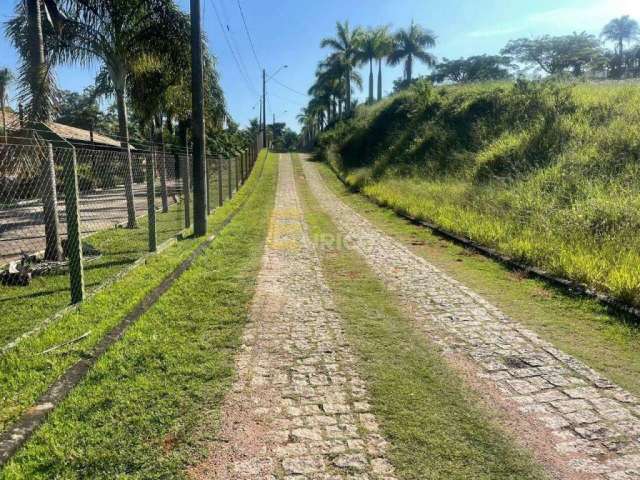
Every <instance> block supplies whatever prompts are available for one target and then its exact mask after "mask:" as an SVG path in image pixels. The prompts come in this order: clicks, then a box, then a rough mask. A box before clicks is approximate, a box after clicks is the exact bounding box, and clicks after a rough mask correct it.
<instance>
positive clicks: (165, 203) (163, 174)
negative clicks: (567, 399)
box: [156, 115, 169, 213]
mask: <svg viewBox="0 0 640 480" xmlns="http://www.w3.org/2000/svg"><path fill="white" fill-rule="evenodd" d="M158 125H159V126H160V132H159V136H160V145H161V146H162V153H161V154H160V155H158V164H157V165H156V168H157V169H158V170H159V171H160V196H161V198H162V213H167V212H168V211H169V195H168V192H167V157H166V149H165V145H164V130H163V128H164V127H163V123H162V115H160V118H159V121H158Z"/></svg>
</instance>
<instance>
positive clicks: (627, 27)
mask: <svg viewBox="0 0 640 480" xmlns="http://www.w3.org/2000/svg"><path fill="white" fill-rule="evenodd" d="M600 35H601V36H602V37H604V38H605V39H606V40H609V41H612V42H615V43H616V53H617V54H618V55H620V57H622V52H623V48H624V42H630V41H631V40H635V39H636V38H638V35H640V26H639V25H638V22H636V21H635V20H633V19H632V18H630V17H629V15H624V16H622V17H620V18H614V19H613V20H611V21H610V22H609V23H607V24H606V25H605V26H604V28H603V29H602V33H601V34H600Z"/></svg>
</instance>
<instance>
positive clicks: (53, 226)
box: [41, 143, 62, 261]
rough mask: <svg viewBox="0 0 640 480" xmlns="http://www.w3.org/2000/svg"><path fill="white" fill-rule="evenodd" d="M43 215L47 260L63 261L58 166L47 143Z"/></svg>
mask: <svg viewBox="0 0 640 480" xmlns="http://www.w3.org/2000/svg"><path fill="white" fill-rule="evenodd" d="M41 178H42V180H41V181H42V213H43V215H44V234H45V237H46V239H45V241H46V243H45V250H44V258H45V260H52V261H59V260H62V244H61V243H60V219H59V216H58V194H57V192H56V166H55V161H54V155H53V145H51V143H47V149H46V152H44V158H43V159H42V173H41Z"/></svg>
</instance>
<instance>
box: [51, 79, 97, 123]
mask: <svg viewBox="0 0 640 480" xmlns="http://www.w3.org/2000/svg"><path fill="white" fill-rule="evenodd" d="M103 115H104V114H103V113H102V112H101V111H100V109H99V108H98V104H97V102H96V96H95V90H94V89H92V88H87V89H85V91H84V92H82V93H78V92H70V91H67V90H62V91H60V103H59V106H58V109H57V115H56V116H55V118H54V120H55V121H56V122H59V123H62V124H64V125H69V126H71V127H77V128H83V129H85V130H90V129H95V128H97V125H98V123H100V120H99V119H100V118H101V117H102V116H103Z"/></svg>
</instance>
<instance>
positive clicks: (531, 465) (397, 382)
mask: <svg viewBox="0 0 640 480" xmlns="http://www.w3.org/2000/svg"><path fill="white" fill-rule="evenodd" d="M296 173H297V177H298V186H299V192H300V194H301V197H302V199H303V204H304V210H305V219H306V221H307V223H308V225H309V228H310V234H311V236H312V238H313V239H322V242H317V246H318V249H319V252H320V253H321V256H322V266H323V272H324V275H325V278H326V280H327V282H328V284H329V285H330V287H331V288H332V291H333V294H334V298H335V301H336V304H337V308H338V311H339V312H340V314H341V316H342V318H343V319H344V320H345V323H346V325H345V326H346V332H347V335H348V338H349V340H350V342H351V344H352V345H353V347H354V348H355V350H356V353H357V356H358V359H359V364H358V370H359V372H360V374H361V375H362V377H363V379H364V380H365V381H366V383H367V386H368V389H369V393H370V395H371V397H372V405H373V408H374V413H375V415H376V417H377V418H378V420H379V422H380V424H381V427H382V430H383V433H384V435H385V437H386V438H387V439H388V440H389V441H390V442H391V448H390V452H389V453H390V457H391V461H392V463H393V465H394V466H395V468H396V472H397V476H398V478H401V479H406V480H408V479H421V480H425V479H447V480H455V479H460V480H463V479H464V480H467V479H471V478H473V479H486V480H488V479H491V480H499V479H514V480H515V479H518V480H524V479H540V478H546V476H545V474H544V472H543V470H542V467H540V466H538V465H537V464H535V462H534V461H533V460H532V459H531V457H530V456H529V455H528V454H527V453H525V452H523V451H521V450H520V449H518V448H517V447H515V446H514V444H513V440H512V439H511V438H510V437H509V436H508V435H506V434H505V433H504V432H502V431H501V429H500V428H499V427H498V426H497V419H496V418H495V415H494V414H492V413H491V412H490V411H489V410H488V409H487V408H485V407H484V406H482V405H481V403H482V402H481V401H480V399H479V398H478V397H477V395H475V394H474V393H473V392H471V391H470V390H469V389H468V388H467V387H466V386H465V385H464V384H463V381H462V380H461V379H460V378H459V377H458V376H457V374H456V372H455V371H453V370H452V369H450V368H449V367H448V366H447V365H446V363H445V362H444V360H443V359H442V358H441V357H440V356H439V355H438V353H437V348H436V347H435V346H434V345H431V344H430V343H429V342H428V341H427V339H426V338H425V337H424V336H422V335H416V333H415V328H414V326H413V325H412V323H411V320H409V319H407V318H406V317H405V316H404V315H403V314H402V313H401V312H400V310H399V308H398V306H397V305H396V302H395V300H394V298H393V296H392V295H391V294H390V293H389V292H388V291H387V290H386V289H385V287H384V286H383V285H382V284H381V282H380V281H379V280H378V279H377V278H376V277H375V275H374V274H373V272H371V271H370V269H369V268H368V266H367V264H366V262H365V260H364V259H363V258H361V257H360V256H359V255H358V254H356V253H355V252H353V251H351V250H347V249H345V248H344V247H343V242H339V241H338V239H339V233H338V231H337V229H336V227H335V225H333V223H332V222H331V220H330V219H329V217H328V216H327V215H326V214H325V213H323V212H322V211H321V210H320V208H319V207H318V205H317V202H316V201H315V199H314V198H313V196H312V194H311V193H310V191H309V189H308V187H307V186H306V185H305V184H304V181H303V180H301V179H300V178H301V175H302V172H301V168H300V165H299V164H297V165H296ZM329 238H333V239H335V240H336V242H335V243H334V244H333V245H329V244H328V242H327V239H329Z"/></svg>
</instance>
